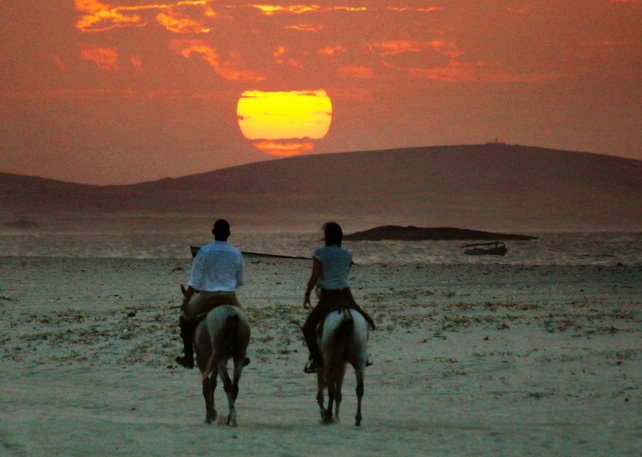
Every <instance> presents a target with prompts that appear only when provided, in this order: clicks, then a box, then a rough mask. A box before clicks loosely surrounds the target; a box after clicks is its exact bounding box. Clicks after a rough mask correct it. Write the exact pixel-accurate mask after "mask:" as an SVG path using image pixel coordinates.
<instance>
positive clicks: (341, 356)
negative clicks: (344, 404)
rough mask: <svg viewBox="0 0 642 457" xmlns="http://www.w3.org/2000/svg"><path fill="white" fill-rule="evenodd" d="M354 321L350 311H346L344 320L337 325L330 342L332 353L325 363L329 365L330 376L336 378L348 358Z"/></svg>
mask: <svg viewBox="0 0 642 457" xmlns="http://www.w3.org/2000/svg"><path fill="white" fill-rule="evenodd" d="M353 324H354V321H353V320H352V316H351V315H350V313H349V312H346V311H344V314H343V320H342V321H341V322H340V323H339V325H337V328H336V329H335V331H334V334H333V336H332V341H331V342H330V351H329V352H330V353H329V354H327V360H324V363H325V364H326V365H327V373H328V375H329V377H330V378H332V379H334V378H335V376H338V373H339V372H341V370H342V368H343V365H344V360H345V359H346V358H347V355H348V354H347V352H348V350H349V346H350V344H349V342H350V338H351V336H352V331H353V327H354V325H353Z"/></svg>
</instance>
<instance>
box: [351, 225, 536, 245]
mask: <svg viewBox="0 0 642 457" xmlns="http://www.w3.org/2000/svg"><path fill="white" fill-rule="evenodd" d="M344 239H345V240H349V241H382V240H397V241H429V240H430V241H444V240H450V241H452V240H460V241H462V240H487V241H489V240H502V241H508V240H512V241H528V240H535V239H537V238H536V237H534V236H530V235H519V234H513V233H496V232H484V231H481V230H469V229H460V228H454V227H414V226H412V225H411V226H409V227H400V226H398V225H383V226H381V227H375V228H371V229H368V230H364V231H362V232H355V233H350V234H348V235H346V236H344Z"/></svg>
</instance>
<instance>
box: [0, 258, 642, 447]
mask: <svg viewBox="0 0 642 457" xmlns="http://www.w3.org/2000/svg"><path fill="white" fill-rule="evenodd" d="M189 268H190V261H189V259H184V260H182V259H109V258H103V259H96V258H93V259H79V258H47V257H23V258H20V257H5V258H2V260H1V261H0V278H2V279H1V281H2V282H1V283H0V316H1V319H0V322H1V324H0V325H1V326H2V332H0V372H1V373H2V375H1V376H0V455H12V456H13V455H15V456H87V455H96V456H99V455H136V456H139V455H145V456H155V455H158V456H167V455H194V456H200V455H232V454H233V453H234V454H238V455H257V456H259V455H261V456H265V455H269V456H316V455H343V456H348V455H364V456H366V455H367V456H389V455H413V456H415V455H435V456H467V455H470V456H473V455H474V456H522V455H538V456H605V455H617V456H629V455H630V456H639V455H640V452H642V447H641V445H640V443H642V407H641V404H642V345H641V342H642V288H640V284H642V267H640V266H627V265H617V264H613V265H599V266H598V265H595V266H577V265H575V266H572V265H568V266H537V265H534V266H510V265H494V264H488V265H429V264H422V263H408V264H385V263H378V264H370V265H357V266H355V268H354V270H353V274H352V282H353V292H354V295H355V298H356V299H357V301H359V303H360V304H361V305H362V306H363V307H364V308H366V309H368V310H369V311H370V312H371V313H372V314H373V315H374V316H375V320H376V322H377V325H378V329H377V331H375V332H374V333H373V334H372V335H371V339H370V352H371V355H372V358H373V359H374V361H375V364H374V365H373V366H371V367H369V368H368V370H367V373H366V393H365V397H364V406H363V416H364V418H363V425H362V426H361V427H359V428H357V427H355V426H354V425H353V423H354V420H353V417H354V414H355V408H356V398H355V394H354V387H355V381H354V375H353V372H352V370H351V369H350V370H349V371H348V374H347V377H346V380H345V384H344V400H343V403H342V408H341V421H340V422H339V423H336V424H333V425H331V426H323V425H321V424H320V420H319V419H320V418H319V413H318V408H317V405H316V402H315V393H316V379H315V377H314V376H310V375H305V374H304V373H303V372H302V368H303V365H304V363H305V359H306V354H307V350H306V348H305V347H304V343H303V341H302V336H301V333H300V327H301V325H302V323H303V321H304V319H305V317H306V311H305V310H304V309H303V307H302V299H303V292H304V287H305V282H306V280H307V277H308V275H309V264H308V263H307V262H306V261H301V260H289V259H257V258H246V269H247V271H246V276H247V284H246V285H245V286H244V287H243V288H242V289H241V290H240V291H239V298H240V299H241V300H242V302H243V303H244V304H245V306H246V308H247V312H248V315H249V317H250V320H251V324H252V332H253V333H252V340H251V343H250V349H249V355H250V357H251V359H252V363H251V365H249V366H248V367H247V368H246V369H245V371H244V374H243V378H242V380H241V392H240V395H239V399H238V401H237V410H238V414H239V417H238V419H239V426H238V427H236V428H230V427H227V426H225V425H222V424H216V425H206V424H204V418H205V410H204V404H203V399H202V396H201V390H200V378H199V374H198V370H192V371H190V370H185V369H183V368H179V367H177V366H176V364H175V363H174V356H175V355H177V354H178V352H179V349H180V341H179V338H178V330H177V325H176V321H177V316H178V307H179V305H180V291H179V289H178V285H179V284H180V283H181V282H185V281H186V279H187V276H188V273H189ZM216 402H217V409H218V411H219V414H221V413H222V414H226V413H227V404H226V402H225V398H224V393H223V390H222V387H219V388H218V389H217V391H216Z"/></svg>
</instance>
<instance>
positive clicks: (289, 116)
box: [236, 90, 332, 155]
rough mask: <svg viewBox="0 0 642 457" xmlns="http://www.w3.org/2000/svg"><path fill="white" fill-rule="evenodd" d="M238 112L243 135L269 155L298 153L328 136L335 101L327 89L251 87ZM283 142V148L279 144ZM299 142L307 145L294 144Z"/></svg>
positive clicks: (241, 100)
mask: <svg viewBox="0 0 642 457" xmlns="http://www.w3.org/2000/svg"><path fill="white" fill-rule="evenodd" d="M236 114H237V117H238V124H239V127H240V129H241V132H242V133H243V136H244V137H245V138H247V139H248V140H249V141H251V142H252V144H253V145H254V146H255V147H257V148H258V149H260V150H262V151H263V152H266V153H268V154H275V155H296V154H301V153H302V152H305V151H307V150H310V149H311V148H312V147H313V146H314V144H313V143H312V141H311V140H321V139H323V138H324V137H325V136H326V134H327V133H328V130H329V129H330V124H331V122H332V102H331V101H330V97H328V94H326V92H325V91H324V90H308V91H291V92H262V91H258V90H251V91H246V92H243V95H241V98H240V99H239V101H238V105H237V108H236ZM303 139H305V140H306V141H301V140H303ZM294 140H296V141H294ZM280 143H281V144H282V147H278V145H279V144H280ZM296 144H301V145H305V146H302V147H301V148H297V147H293V145H296ZM265 145H270V147H263V146H265ZM275 146H276V147H275Z"/></svg>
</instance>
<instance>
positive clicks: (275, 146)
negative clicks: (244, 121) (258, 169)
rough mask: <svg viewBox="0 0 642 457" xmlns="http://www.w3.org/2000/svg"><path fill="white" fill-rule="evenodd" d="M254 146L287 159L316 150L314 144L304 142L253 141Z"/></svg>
mask: <svg viewBox="0 0 642 457" xmlns="http://www.w3.org/2000/svg"><path fill="white" fill-rule="evenodd" d="M252 146H254V147H255V148H257V149H259V150H260V151H262V152H265V153H266V154H271V155H275V156H281V157H287V156H295V155H300V154H303V153H304V152H308V151H310V150H311V149H313V148H314V143H311V142H307V141H303V142H299V141H285V140H281V141H269V140H264V141H253V142H252Z"/></svg>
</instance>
